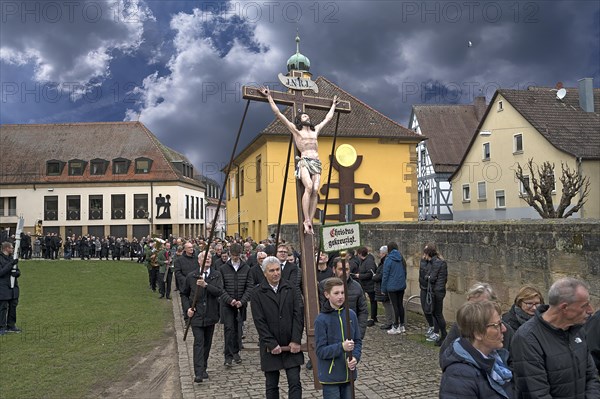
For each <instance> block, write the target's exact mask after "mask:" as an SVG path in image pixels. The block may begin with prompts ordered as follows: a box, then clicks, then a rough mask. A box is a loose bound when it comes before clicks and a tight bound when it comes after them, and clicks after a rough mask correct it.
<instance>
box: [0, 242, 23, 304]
mask: <svg viewBox="0 0 600 399" xmlns="http://www.w3.org/2000/svg"><path fill="white" fill-rule="evenodd" d="M12 268H13V257H12V256H8V255H5V254H4V253H3V252H0V301H8V300H11V299H19V279H18V277H19V276H20V275H21V271H20V270H19V269H17V270H16V271H12ZM11 276H13V277H16V278H15V286H14V287H13V288H10V277H11Z"/></svg>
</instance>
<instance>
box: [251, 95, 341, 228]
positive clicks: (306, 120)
mask: <svg viewBox="0 0 600 399" xmlns="http://www.w3.org/2000/svg"><path fill="white" fill-rule="evenodd" d="M259 91H260V93H261V94H262V95H264V96H265V97H267V99H268V100H269V104H271V109H272V110H273V112H274V113H275V116H277V118H278V119H279V120H280V121H281V122H283V124H284V125H285V126H286V127H287V128H288V130H289V131H290V133H291V134H292V136H293V138H294V143H295V144H296V148H298V151H299V152H300V159H299V160H298V164H297V168H296V173H295V175H296V178H297V179H300V181H301V182H302V184H303V185H304V194H303V195H302V213H303V214H304V221H303V223H302V224H303V226H304V233H305V234H314V231H313V226H312V221H313V219H314V217H315V212H316V210H317V201H318V193H317V192H318V190H319V185H320V182H321V170H322V165H321V161H320V160H319V151H318V143H317V138H318V136H319V132H320V131H321V129H323V127H325V125H327V123H328V122H329V121H330V120H331V118H333V114H334V113H335V107H336V105H337V104H338V97H337V96H333V102H332V104H331V108H330V109H329V112H327V115H326V116H325V119H323V121H322V122H321V123H319V124H318V125H316V126H315V125H313V124H312V123H311V121H310V117H309V116H308V114H306V113H299V114H298V115H296V118H295V120H294V123H292V122H290V121H289V120H288V119H287V118H286V117H285V116H284V115H283V114H282V113H281V111H279V108H277V105H276V104H275V101H273V97H272V96H271V92H270V91H269V88H268V87H262V88H261V89H260V90H259Z"/></svg>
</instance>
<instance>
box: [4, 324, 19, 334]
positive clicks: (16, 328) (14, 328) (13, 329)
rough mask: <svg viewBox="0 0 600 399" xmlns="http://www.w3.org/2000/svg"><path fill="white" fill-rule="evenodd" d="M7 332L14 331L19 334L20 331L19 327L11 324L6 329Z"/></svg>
mask: <svg viewBox="0 0 600 399" xmlns="http://www.w3.org/2000/svg"><path fill="white" fill-rule="evenodd" d="M6 332H7V333H15V334H19V333H20V332H21V329H20V328H19V327H17V326H13V327H8V328H7V329H6Z"/></svg>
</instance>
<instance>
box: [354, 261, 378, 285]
mask: <svg viewBox="0 0 600 399" xmlns="http://www.w3.org/2000/svg"><path fill="white" fill-rule="evenodd" d="M357 259H360V258H358V257H357ZM376 271H377V265H376V264H375V258H374V257H373V255H371V254H367V256H366V257H365V259H363V260H362V261H361V262H360V266H359V267H358V274H359V275H358V281H359V282H360V285H361V286H362V288H363V291H365V292H367V293H371V292H375V283H374V281H373V276H374V275H375V272H376Z"/></svg>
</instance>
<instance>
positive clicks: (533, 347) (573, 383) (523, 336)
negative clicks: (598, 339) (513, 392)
mask: <svg viewBox="0 0 600 399" xmlns="http://www.w3.org/2000/svg"><path fill="white" fill-rule="evenodd" d="M548 307H549V306H548V305H542V306H539V307H538V308H537V312H536V314H535V316H534V317H532V318H531V319H530V320H529V321H528V322H527V323H525V324H523V325H522V326H521V327H520V328H519V330H518V331H517V332H516V333H515V336H514V338H513V342H512V345H511V352H510V356H511V358H512V366H513V369H514V374H515V382H516V385H517V389H518V391H519V395H520V396H519V398H523V399H528V398H552V399H567V398H569V399H597V398H600V381H599V380H598V375H597V371H596V367H595V365H594V362H593V360H592V357H591V355H590V351H589V349H588V346H587V342H586V341H585V334H584V333H583V332H582V331H581V327H582V326H571V327H569V329H568V330H562V329H558V328H555V327H554V326H552V325H551V324H549V323H548V322H546V321H545V320H544V319H543V318H542V315H543V313H544V312H546V311H547V310H548Z"/></svg>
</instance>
